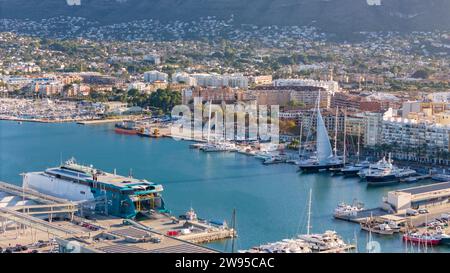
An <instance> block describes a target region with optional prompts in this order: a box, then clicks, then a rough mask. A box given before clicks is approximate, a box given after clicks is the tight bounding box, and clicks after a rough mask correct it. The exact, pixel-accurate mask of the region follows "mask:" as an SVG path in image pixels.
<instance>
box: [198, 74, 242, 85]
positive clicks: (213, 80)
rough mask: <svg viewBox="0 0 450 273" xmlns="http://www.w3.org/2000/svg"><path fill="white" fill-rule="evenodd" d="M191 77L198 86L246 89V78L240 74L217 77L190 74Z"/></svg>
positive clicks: (217, 75)
mask: <svg viewBox="0 0 450 273" xmlns="http://www.w3.org/2000/svg"><path fill="white" fill-rule="evenodd" d="M191 76H192V77H193V78H195V80H196V81H197V85H198V86H205V87H233V88H234V87H237V88H242V89H247V88H248V78H247V77H245V76H244V75H242V74H230V75H219V74H207V73H198V74H192V75H191Z"/></svg>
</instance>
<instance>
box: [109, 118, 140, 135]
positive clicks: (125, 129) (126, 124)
mask: <svg viewBox="0 0 450 273" xmlns="http://www.w3.org/2000/svg"><path fill="white" fill-rule="evenodd" d="M114 127H115V128H114V131H115V132H116V133H118V134H126V135H136V134H137V133H138V130H137V129H136V127H135V123H134V121H131V120H128V121H122V122H119V123H116V124H115V125H114Z"/></svg>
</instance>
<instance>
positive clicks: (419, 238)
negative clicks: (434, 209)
mask: <svg viewBox="0 0 450 273" xmlns="http://www.w3.org/2000/svg"><path fill="white" fill-rule="evenodd" d="M403 241H405V242H412V243H415V244H423V245H439V244H440V242H441V237H440V236H439V235H437V234H432V233H428V232H425V233H419V232H409V233H406V234H404V235H403Z"/></svg>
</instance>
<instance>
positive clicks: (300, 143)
mask: <svg viewBox="0 0 450 273" xmlns="http://www.w3.org/2000/svg"><path fill="white" fill-rule="evenodd" d="M302 136H303V122H300V140H299V141H298V155H299V156H301V155H302Z"/></svg>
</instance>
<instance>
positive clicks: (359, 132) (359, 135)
mask: <svg viewBox="0 0 450 273" xmlns="http://www.w3.org/2000/svg"><path fill="white" fill-rule="evenodd" d="M360 142H361V124H360V125H359V126H358V151H357V152H356V156H357V159H358V162H359V149H360V148H359V145H360Z"/></svg>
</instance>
